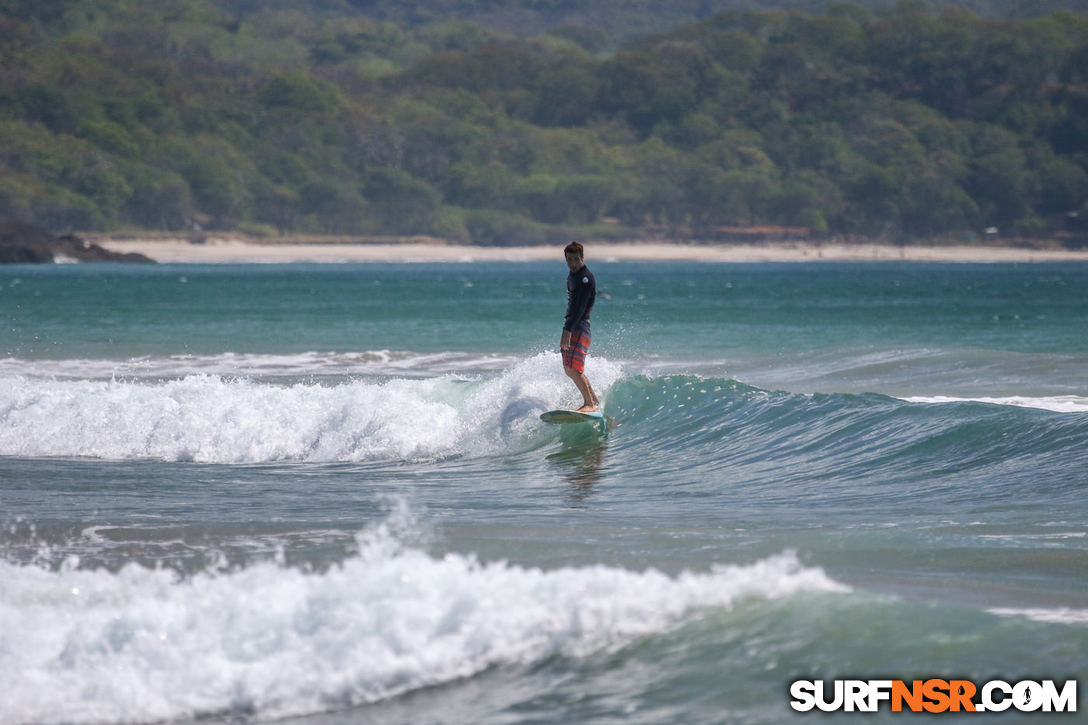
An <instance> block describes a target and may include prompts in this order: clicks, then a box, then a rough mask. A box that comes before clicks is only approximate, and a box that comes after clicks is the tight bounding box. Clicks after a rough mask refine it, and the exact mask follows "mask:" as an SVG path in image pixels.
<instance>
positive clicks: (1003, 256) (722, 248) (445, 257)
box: [93, 235, 1088, 264]
mask: <svg viewBox="0 0 1088 725" xmlns="http://www.w3.org/2000/svg"><path fill="white" fill-rule="evenodd" d="M93 241H94V242H95V243H97V244H99V245H101V246H103V247H105V248H106V249H109V250H112V251H117V252H138V253H140V254H144V255H146V256H148V257H150V258H151V259H153V260H155V261H156V262H163V263H197V264H214V263H224V264H240V263H256V264H277V263H279V264H284V263H292V262H318V263H349V262H460V263H471V262H497V261H505V262H525V261H534V260H549V259H556V258H560V261H562V260H561V252H560V251H557V250H560V249H561V246H562V245H561V244H559V243H558V242H557V243H556V245H555V246H554V247H552V246H534V247H483V246H471V245H461V244H446V243H443V242H441V241H439V240H424V241H404V242H397V243H380V242H379V243H371V242H366V243H351V242H341V241H337V242H335V243H330V242H321V241H308V242H290V241H286V242H259V241H254V240H249V239H244V238H237V237H222V238H220V237H210V238H207V239H206V241H204V242H203V243H200V244H194V243H191V242H190V241H188V240H187V239H184V238H148V239H140V238H123V239H118V238H113V237H109V236H105V235H103V236H99V237H96V238H93ZM586 253H587V257H588V258H590V259H597V260H601V261H666V260H687V261H693V262H708V263H713V262H733V263H736V262H818V261H825V262H848V261H858V262H868V261H889V262H892V261H913V262H1058V261H1088V250H1068V249H1028V248H1021V247H999V246H974V245H960V246H921V245H911V246H895V245H883V244H845V243H833V242H832V243H815V242H795V241H783V242H765V243H760V244H684V243H675V244H668V243H656V242H637V243H615V242H600V243H587V246H586ZM557 255H558V257H557Z"/></svg>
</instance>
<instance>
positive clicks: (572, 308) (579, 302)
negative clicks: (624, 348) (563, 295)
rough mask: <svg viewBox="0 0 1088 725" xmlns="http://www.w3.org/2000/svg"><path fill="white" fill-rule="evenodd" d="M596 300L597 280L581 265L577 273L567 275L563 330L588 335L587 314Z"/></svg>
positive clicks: (587, 268)
mask: <svg viewBox="0 0 1088 725" xmlns="http://www.w3.org/2000/svg"><path fill="white" fill-rule="evenodd" d="M596 300H597V280H596V278H595V277H594V276H593V273H592V272H590V271H589V267H587V266H585V265H582V268H581V269H579V270H578V271H577V272H571V273H570V274H569V275H567V316H566V319H565V320H564V322H563V329H564V330H567V331H570V332H581V333H583V334H586V335H588V334H590V333H589V313H590V312H591V311H592V310H593V303H594V302H595V301H596Z"/></svg>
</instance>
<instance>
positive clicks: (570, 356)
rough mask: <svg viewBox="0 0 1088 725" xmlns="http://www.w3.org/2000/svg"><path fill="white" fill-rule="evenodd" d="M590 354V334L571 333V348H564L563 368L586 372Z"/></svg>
mask: <svg viewBox="0 0 1088 725" xmlns="http://www.w3.org/2000/svg"><path fill="white" fill-rule="evenodd" d="M587 352H589V333H587V332H572V333H570V347H565V348H563V367H565V368H574V369H575V370H576V371H577V372H580V373H582V372H585V367H586V353H587Z"/></svg>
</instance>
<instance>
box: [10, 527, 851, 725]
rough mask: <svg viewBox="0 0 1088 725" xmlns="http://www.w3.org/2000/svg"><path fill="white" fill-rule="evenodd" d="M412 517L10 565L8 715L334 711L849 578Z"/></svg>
mask: <svg viewBox="0 0 1088 725" xmlns="http://www.w3.org/2000/svg"><path fill="white" fill-rule="evenodd" d="M405 515H406V514H405V510H404V509H401V510H400V512H398V513H395V514H394V515H393V517H392V518H391V519H390V520H387V521H386V522H385V523H383V524H381V525H379V526H376V527H374V528H371V529H369V530H367V531H364V532H362V533H360V534H359V535H358V536H357V548H358V551H357V554H356V555H355V556H353V557H351V558H349V559H347V560H346V561H344V562H342V563H341V564H339V565H336V566H333V567H331V568H329V569H327V570H325V571H323V572H317V573H315V572H304V571H301V570H298V569H293V568H288V567H285V566H284V565H282V564H277V563H275V562H264V563H256V564H253V565H251V566H248V567H245V568H242V569H238V570H234V571H228V572H218V571H204V572H199V573H197V574H195V575H193V576H189V577H184V578H183V577H179V576H178V575H177V574H176V573H174V572H173V571H170V570H167V569H161V568H146V567H141V566H138V565H136V564H129V565H127V566H125V567H124V568H122V569H121V570H119V571H116V572H110V571H106V570H104V569H85V568H80V567H79V565H78V561H74V560H72V561H69V562H68V563H67V564H66V565H64V566H61V567H60V568H59V569H58V568H49V567H42V566H37V565H15V564H11V563H6V562H3V561H0V579H2V580H3V581H4V586H3V587H2V588H0V623H2V624H3V631H4V633H5V635H4V638H3V639H2V640H0V673H5V675H4V680H5V690H6V692H5V700H6V701H5V720H6V721H8V722H13V723H38V724H45V723H98V722H153V721H161V720H175V719H181V718H196V717H208V716H217V717H218V716H229V715H235V716H238V715H241V716H247V717H257V718H260V719H264V718H275V717H284V716H290V715H302V714H308V713H319V712H326V711H329V710H335V709H341V708H345V707H351V706H355V705H360V704H364V703H373V702H377V701H380V700H384V699H387V698H390V697H393V696H395V695H397V694H400V693H404V692H408V691H413V690H417V689H420V688H424V687H427V686H432V685H436V684H441V683H445V682H451V681H453V680H459V679H462V678H467V677H470V676H472V675H476V674H478V673H481V672H483V671H484V670H487V669H489V668H494V667H499V666H510V665H532V664H534V663H540V662H542V661H543V660H545V659H546V658H549V657H554V656H560V657H584V656H588V655H590V654H593V653H595V652H601V651H609V650H614V649H615V648H617V647H622V646H625V645H627V644H629V643H631V642H632V641H633V640H634V639H635V638H638V637H645V636H647V635H653V634H659V633H665V632H669V631H670V630H672V629H673V628H675V627H676V626H678V625H679V624H681V623H682V622H684V621H685V620H686V619H690V618H691V617H692V616H693V614H694V613H696V612H699V611H707V610H717V611H719V612H722V611H728V610H729V609H730V608H731V607H733V606H734V605H736V604H737V603H739V602H746V601H755V602H768V601H774V600H783V599H788V598H791V597H795V596H798V595H800V594H803V593H816V592H826V593H841V592H845V591H847V587H845V586H843V585H841V584H838V583H836V582H835V581H833V580H831V579H829V578H828V577H827V576H826V575H825V574H824V573H823V572H822V571H821V570H819V569H816V568H811V567H804V566H802V565H801V564H800V563H799V562H798V560H797V558H796V557H795V556H793V555H792V554H788V553H786V554H780V555H777V556H772V557H769V558H766V559H763V560H760V561H757V562H755V563H753V564H751V565H746V566H716V567H714V568H712V569H711V570H710V571H705V572H683V573H680V574H678V575H676V576H668V575H665V574H663V573H660V572H658V571H655V570H652V569H647V570H643V571H634V570H629V569H624V568H618V567H612V566H604V565H595V566H587V567H568V568H559V569H555V570H550V571H545V570H541V569H536V568H526V567H521V566H515V565H511V564H507V563H504V562H501V561H500V562H494V563H487V564H484V563H480V562H478V561H476V560H475V558H473V557H472V556H465V555H459V554H452V553H451V554H446V555H444V556H442V557H440V558H435V557H433V556H430V555H429V554H427V553H426V552H424V551H423V550H420V549H418V548H412V547H411V546H407V545H405V544H402V543H401V541H400V539H399V538H398V535H397V534H396V533H395V532H397V531H398V530H400V529H402V528H403V527H404V525H405V524H404V522H403V521H398V520H397V519H398V517H404V516H405ZM106 672H108V673H109V676H108V677H103V674H102V673H106ZM58 693H64V697H62V698H59V699H58V697H57V694H58Z"/></svg>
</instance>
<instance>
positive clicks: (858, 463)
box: [0, 353, 1088, 490]
mask: <svg viewBox="0 0 1088 725" xmlns="http://www.w3.org/2000/svg"><path fill="white" fill-rule="evenodd" d="M589 372H590V373H591V375H592V378H593V380H594V382H595V385H596V386H597V388H598V390H599V392H600V393H601V394H602V397H603V398H604V400H605V413H606V415H607V416H608V417H609V418H610V419H611V420H612V423H613V426H614V427H615V428H616V429H617V432H616V434H615V435H613V436H611V441H612V442H611V452H612V453H613V454H614V461H613V463H614V465H615V466H616V468H617V470H619V471H621V472H628V473H630V474H631V475H637V476H640V477H646V476H660V477H663V478H662V480H664V481H672V480H677V479H678V474H677V472H678V470H683V471H686V472H687V473H686V476H687V478H689V479H691V478H695V479H698V480H701V481H704V482H711V481H713V480H714V479H715V478H720V477H721V475H724V474H728V475H729V476H730V477H735V478H739V479H742V480H744V481H746V483H747V484H748V485H751V486H758V485H759V484H766V485H767V486H771V485H782V484H789V483H791V482H792V481H799V480H804V481H807V482H813V481H817V482H818V481H830V482H834V483H836V484H837V485H845V484H847V483H849V482H856V481H857V480H859V479H864V480H872V479H874V478H875V479H877V480H878V481H879V482H882V483H892V482H904V481H905V482H913V481H916V480H917V479H918V477H919V475H922V474H925V475H928V476H929V477H930V483H932V482H933V480H934V479H937V478H940V477H941V476H945V475H948V474H956V475H964V474H968V475H978V476H982V475H984V474H986V473H987V472H989V473H994V472H995V471H998V470H999V469H1000V472H1001V475H1000V476H994V477H992V480H999V479H1000V480H1002V481H1004V482H1005V485H1007V486H1012V485H1014V484H1015V483H1017V480H1018V478H1017V477H1018V475H1020V474H1022V475H1024V476H1027V475H1029V474H1030V472H1031V471H1032V470H1033V467H1034V468H1037V467H1038V466H1039V465H1040V463H1041V462H1043V461H1046V462H1048V463H1049V464H1052V465H1053V471H1054V472H1056V473H1057V479H1058V480H1060V479H1061V472H1062V471H1066V472H1069V475H1070V476H1073V473H1072V472H1073V471H1074V469H1075V468H1076V467H1077V466H1080V465H1083V464H1085V463H1086V454H1085V452H1084V449H1083V445H1082V442H1083V440H1084V439H1085V437H1086V436H1088V399H1085V398H1081V397H1076V396H1039V397H1029V396H1009V397H1000V398H988V397H980V398H977V399H967V398H951V397H942V396H918V397H912V398H909V399H907V400H901V399H896V398H891V397H887V396H883V395H876V394H812V395H806V394H797V393H789V392H782V391H770V390H765V389H761V388H757V387H753V386H750V385H745V384H743V383H740V382H737V381H735V380H731V379H728V378H716V377H699V376H692V375H658V376H650V375H631V374H629V373H626V372H625V371H624V366H623V365H620V364H618V363H613V362H609V361H608V360H605V359H602V358H600V357H598V358H596V359H594V360H593V361H592V364H591V367H590V368H589ZM339 380H340V382H334V383H332V384H329V383H327V382H326V383H318V382H296V383H294V384H285V383H280V382H271V381H269V380H265V379H253V378H227V377H222V376H216V375H207V374H198V375H187V376H185V377H182V378H180V379H175V380H156V379H144V380H141V379H133V380H57V379H47V378H42V377H24V376H18V377H7V378H0V423H2V425H0V455H4V456H16V457H26V458H51V457H64V458H74V457H86V458H98V459H108V460H132V459H152V460H163V461H196V462H202V463H215V464H249V463H273V462H309V463H346V462H352V463H370V462H381V463H387V462H405V463H412V462H428V461H438V460H445V459H450V458H465V459H472V460H487V459H509V458H510V457H517V456H519V455H521V454H524V453H526V452H528V451H532V450H536V449H538V448H540V447H541V446H545V445H548V444H550V443H551V442H553V441H554V440H555V436H556V435H557V432H556V429H555V428H554V427H551V426H547V425H545V424H542V423H541V422H540V421H539V420H538V415H539V413H541V412H543V411H545V410H549V409H552V408H556V407H570V406H572V405H575V404H576V403H577V401H576V399H575V396H576V394H575V392H574V390H573V386H572V385H571V384H570V382H569V381H568V380H567V379H566V378H565V376H564V375H563V374H562V372H561V371H560V370H559V365H558V360H557V357H556V356H555V355H553V354H544V353H542V354H540V355H537V356H535V357H532V358H528V359H524V360H521V361H519V362H516V363H514V364H512V365H511V366H510V367H509V368H507V369H505V370H504V371H502V372H501V373H498V374H486V375H485V374H480V375H473V376H466V375H457V374H445V375H438V376H436V377H429V378H422V379H412V378H394V379H389V380H385V381H378V380H375V379H363V380H357V379H351V378H343V377H341V378H339ZM680 466H682V469H679V468H678V467H680ZM1073 477H1075V476H1073ZM681 478H682V476H681ZM757 490H758V489H757Z"/></svg>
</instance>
